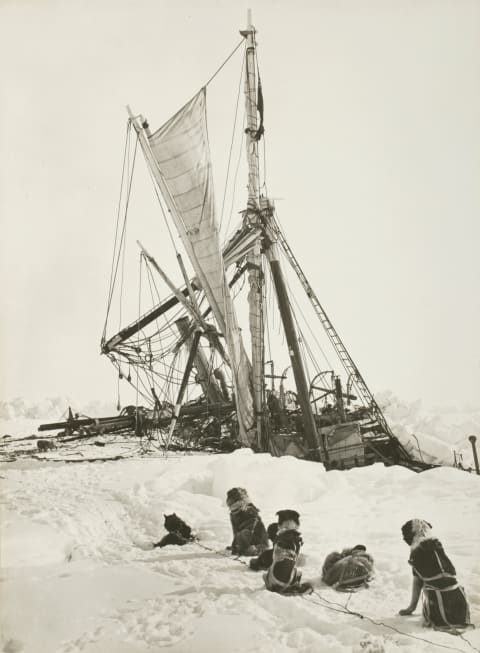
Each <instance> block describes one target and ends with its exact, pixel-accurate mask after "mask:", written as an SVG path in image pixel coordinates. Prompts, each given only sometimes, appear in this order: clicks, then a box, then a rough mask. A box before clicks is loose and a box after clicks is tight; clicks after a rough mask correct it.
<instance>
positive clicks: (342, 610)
mask: <svg viewBox="0 0 480 653" xmlns="http://www.w3.org/2000/svg"><path fill="white" fill-rule="evenodd" d="M178 535H179V537H180V538H181V539H183V540H185V542H186V543H191V544H196V545H197V546H199V547H200V548H201V549H204V550H205V551H210V552H211V553H214V554H215V555H218V556H221V557H222V558H226V559H227V560H231V561H232V562H240V563H241V564H242V565H245V566H247V567H248V566H249V565H248V563H247V562H246V561H245V560H242V559H241V558H240V557H239V556H235V557H232V556H231V555H227V554H225V553H223V552H222V551H218V550H216V549H213V548H212V547H210V546H207V545H206V544H201V543H200V542H199V540H198V537H194V538H193V539H190V540H189V539H187V538H184V537H183V536H181V535H180V534H178ZM279 594H281V592H279ZM313 594H315V595H316V596H318V598H319V599H320V600H321V601H324V603H320V602H319V601H315V600H314V599H312V597H311V596H301V595H299V596H300V598H301V599H303V600H304V601H307V602H310V603H313V604H314V605H318V606H320V607H322V608H325V609H326V610H331V611H333V612H340V613H342V614H348V615H351V616H353V617H358V618H359V619H366V620H367V621H369V622H370V623H372V624H374V625H375V626H383V627H384V628H388V629H389V630H393V632H395V633H398V634H399V635H403V636H404V637H410V638H411V639H416V640H419V641H421V642H425V643H427V644H432V646H436V647H438V648H444V649H447V650H449V651H459V652H460V653H464V649H461V648H457V647H455V646H447V645H446V644H437V643H436V642H433V641H432V640H430V639H427V638H425V637H419V636H418V635H411V634H410V633H406V632H405V631H403V630H400V629H399V628H395V626H390V625H389V624H386V623H383V621H375V619H372V617H369V616H368V615H366V614H362V613H361V612H356V611H354V610H350V608H349V607H348V602H349V601H350V599H351V597H352V596H351V594H350V596H349V597H348V599H347V602H346V604H345V605H342V604H341V603H336V602H335V601H329V600H328V599H326V598H325V597H324V596H322V595H321V594H320V592H319V591H318V590H313ZM326 603H329V604H330V605H325V604H326ZM334 605H336V606H338V607H336V608H334V607H332V606H334ZM458 636H459V637H460V639H462V640H463V641H464V642H466V643H467V644H468V645H469V646H470V647H471V648H472V650H473V651H476V652H477V653H480V650H479V649H477V648H475V646H474V645H473V644H472V643H471V642H469V641H468V639H466V637H464V636H463V635H462V634H459V635H458Z"/></svg>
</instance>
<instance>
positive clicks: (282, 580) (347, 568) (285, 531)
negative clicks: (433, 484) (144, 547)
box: [154, 487, 473, 634]
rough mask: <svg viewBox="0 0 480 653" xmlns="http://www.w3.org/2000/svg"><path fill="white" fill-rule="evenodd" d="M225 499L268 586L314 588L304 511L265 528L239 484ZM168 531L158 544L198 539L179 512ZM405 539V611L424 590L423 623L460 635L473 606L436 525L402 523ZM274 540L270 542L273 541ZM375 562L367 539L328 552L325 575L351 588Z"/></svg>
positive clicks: (242, 546) (241, 544)
mask: <svg viewBox="0 0 480 653" xmlns="http://www.w3.org/2000/svg"><path fill="white" fill-rule="evenodd" d="M226 503H227V506H228V509H229V511H230V522H231V525H232V531H233V540H232V544H231V546H229V547H227V549H228V550H230V551H231V553H232V555H235V556H251V560H250V562H249V566H250V569H252V570H253V571H264V572H265V573H264V575H263V579H264V582H265V587H266V588H267V589H268V590H270V591H271V592H278V593H280V594H284V595H294V594H305V593H311V592H313V587H312V585H311V584H310V583H305V582H303V583H302V581H301V578H302V573H301V571H299V570H298V566H299V557H300V549H301V547H302V544H303V540H302V536H301V534H300V531H299V528H300V515H299V513H298V512H297V511H296V510H279V511H278V512H277V517H278V520H277V522H276V523H273V524H270V525H269V526H268V529H266V528H265V526H264V524H263V521H262V519H261V517H260V511H259V510H258V508H257V507H256V506H255V505H254V504H253V503H252V501H251V500H250V497H249V496H248V493H247V491H246V490H245V489H244V488H241V487H234V488H231V489H230V490H228V492H227V499H226ZM165 528H166V529H167V531H169V532H168V535H166V536H165V537H164V538H163V539H162V540H160V542H157V543H156V544H154V546H159V547H163V546H167V545H168V544H179V545H183V544H187V543H188V542H193V541H195V540H196V538H195V536H194V534H193V532H192V529H191V528H190V526H187V524H185V522H184V521H183V520H182V519H180V518H179V517H177V515H175V514H173V515H165ZM402 535H403V539H404V541H405V542H406V543H407V544H408V545H409V547H410V558H409V561H408V562H409V564H410V565H411V567H412V572H413V583H412V596H411V600H410V604H409V606H408V607H407V608H405V609H403V610H400V612H399V614H401V615H410V614H412V612H413V611H414V610H415V609H416V607H417V604H418V601H419V599H420V596H421V595H422V594H423V617H424V622H425V625H426V626H428V627H433V628H434V629H436V630H443V631H447V632H451V633H453V634H459V633H461V632H462V631H463V630H465V629H466V628H471V627H473V625H472V624H471V623H470V610H469V605H468V601H467V598H466V595H465V591H464V589H463V587H462V586H461V585H459V583H458V581H457V578H456V571H455V567H454V566H453V564H452V562H451V561H450V559H449V557H448V556H447V554H446V553H445V551H444V549H443V546H442V544H441V542H440V541H439V540H438V539H437V538H435V537H434V536H433V535H432V527H431V524H429V523H428V522H426V521H423V520H421V519H411V520H409V521H407V522H406V523H405V524H404V525H403V526H402ZM270 542H271V543H272V544H271V545H270ZM373 566H374V562H373V558H372V556H371V555H370V554H368V553H367V550H366V547H365V546H364V545H363V544H357V545H356V546H354V547H352V548H346V549H343V550H342V551H341V552H337V551H334V552H332V553H330V554H329V555H328V556H327V557H326V559H325V562H324V564H323V568H322V580H323V581H324V582H325V583H326V584H327V585H330V586H331V587H333V588H334V589H336V590H339V591H347V592H352V591H356V590H358V589H360V588H361V587H368V582H369V581H370V580H371V579H372V578H373V572H374V568H373Z"/></svg>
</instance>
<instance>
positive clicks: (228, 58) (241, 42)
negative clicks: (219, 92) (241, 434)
mask: <svg viewBox="0 0 480 653" xmlns="http://www.w3.org/2000/svg"><path fill="white" fill-rule="evenodd" d="M243 43H245V39H243V38H242V40H241V41H240V43H239V44H238V45H237V46H236V48H235V49H234V50H232V52H231V53H230V54H229V55H228V57H227V58H226V59H225V61H224V62H223V63H222V65H221V66H220V67H219V68H217V70H216V71H215V72H214V73H213V75H212V76H211V77H210V79H209V80H208V82H205V84H204V85H203V86H204V87H205V88H206V87H207V86H208V85H209V84H210V82H211V81H213V80H214V79H215V77H216V76H217V75H218V73H219V72H220V71H221V70H222V68H223V67H224V66H225V64H226V63H228V62H229V61H230V59H231V58H232V57H233V55H234V54H235V52H236V51H237V50H238V48H239V47H240V46H241V45H242V44H243ZM203 86H202V88H203Z"/></svg>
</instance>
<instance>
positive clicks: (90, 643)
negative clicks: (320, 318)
mask: <svg viewBox="0 0 480 653" xmlns="http://www.w3.org/2000/svg"><path fill="white" fill-rule="evenodd" d="M394 408H395V402H394V401H393V399H392V398H391V405H390V408H389V410H390V411H391V412H393V409H394ZM417 408H418V407H417ZM396 410H397V417H396V419H393V417H392V416H391V418H392V419H393V421H395V422H396V424H397V425H401V422H402V419H403V423H404V425H405V426H404V428H405V429H406V432H410V433H412V432H415V431H411V430H410V427H409V425H411V424H414V425H415V424H418V423H419V420H420V419H422V420H424V424H425V430H426V434H428V425H429V424H430V425H432V424H433V422H432V420H433V421H435V420H434V418H433V417H432V418H429V417H425V416H422V417H419V415H416V416H415V415H413V416H412V412H413V411H412V409H411V407H410V411H408V410H404V412H405V414H404V415H403V417H402V416H401V415H400V413H401V410H402V409H401V406H400V405H396ZM57 417H58V415H57ZM462 419H463V417H462ZM474 419H476V418H474ZM415 420H417V421H416V422H415ZM437 422H438V420H437ZM439 423H440V422H438V423H437V427H438V424H439ZM441 423H442V424H443V423H444V422H441ZM474 423H475V422H474ZM36 424H37V425H38V420H37V422H36ZM6 425H7V423H6V422H3V423H2V424H0V435H2V434H5V433H8V434H10V435H12V436H18V435H20V434H23V435H28V434H29V433H32V432H34V431H35V427H34V425H33V422H31V421H28V420H27V418H24V420H23V422H22V421H21V419H20V418H19V417H17V418H16V419H14V420H10V421H9V422H8V426H9V427H10V428H8V429H7V428H6ZM446 430H448V433H449V434H451V431H450V430H449V429H446ZM419 433H420V431H419ZM419 433H417V436H418V434H419ZM473 433H475V430H474V431H473ZM477 433H478V429H477ZM467 434H468V433H465V435H467ZM430 437H432V438H434V441H435V442H437V441H440V437H439V430H438V428H437V430H436V431H435V430H431V431H430ZM446 439H447V438H446ZM452 442H454V443H455V442H456V434H455V437H452V439H448V444H449V445H450V444H451V443H452ZM32 445H33V443H32ZM125 446H126V445H125V443H123V444H120V443H118V444H116V445H115V444H112V445H110V446H109V447H107V448H108V449H109V452H110V454H112V453H115V452H117V453H119V452H123V453H124V452H125ZM96 449H97V453H98V451H99V448H96ZM101 451H103V449H101ZM130 454H132V455H133V457H131V458H129V459H123V460H118V461H115V462H94V463H83V464H65V463H63V462H53V461H51V460H50V461H49V460H48V459H47V458H48V457H47V458H46V459H44V460H35V459H32V458H26V457H23V458H18V459H17V460H15V461H13V462H10V463H6V462H5V463H2V464H1V465H0V483H1V484H2V485H1V487H2V493H1V496H2V503H1V511H2V512H1V523H2V531H1V551H0V552H1V566H2V570H1V573H2V576H1V581H2V582H1V583H0V602H1V622H2V623H1V626H2V628H1V632H2V634H1V640H0V651H2V653H15V652H22V653H44V652H45V653H56V652H58V653H77V652H85V653H114V652H118V653H146V652H154V651H160V650H165V651H170V652H172V653H191V652H193V653H197V652H198V653H207V652H210V651H214V652H220V651H222V652H223V651H226V650H229V651H230V650H231V651H239V652H240V651H241V652H247V651H256V652H259V653H261V652H265V653H267V652H268V653H269V652H270V651H275V652H276V653H283V652H285V653H286V652H287V651H288V652H292V651H299V652H301V653H345V652H347V651H348V652H349V653H350V652H352V653H361V652H366V653H381V652H382V651H385V652H387V653H389V652H396V651H399V652H402V653H407V652H408V653H414V652H417V651H419V652H427V651H436V650H438V651H440V650H442V649H443V650H460V651H471V650H472V648H471V646H470V645H469V644H468V643H467V641H465V640H462V639H460V638H459V637H454V636H452V635H448V634H445V633H440V632H434V631H431V630H428V629H424V628H423V627H422V618H421V614H420V608H419V609H418V610H417V611H416V612H415V614H414V615H412V616H410V617H400V616H399V615H398V610H399V609H400V608H403V607H406V606H407V605H408V602H409V598H410V583H411V570H410V568H409V565H408V564H407V559H408V555H409V551H408V547H407V546H406V545H405V543H404V542H403V541H402V538H401V533H400V527H401V525H402V524H403V523H404V522H405V521H406V520H407V519H410V518H412V517H420V518H425V519H428V521H430V522H431V523H432V524H433V526H434V532H435V534H436V535H437V536H438V537H439V538H440V539H441V540H442V541H443V543H444V546H445V548H446V550H447V553H448V554H449V555H450V557H451V558H452V560H453V562H454V564H455V565H456V568H457V572H458V578H459V580H460V582H461V583H462V584H463V585H464V587H465V590H466V592H467V595H468V597H469V600H470V604H471V611H472V621H473V622H474V623H476V624H477V625H480V560H479V556H478V551H479V543H480V520H479V519H478V515H479V512H480V511H479V508H480V505H479V504H480V477H479V476H477V475H475V474H469V473H466V472H462V471H460V470H457V469H453V468H448V467H443V468H438V469H434V470H430V471H427V472H423V473H421V474H416V473H414V472H411V471H409V470H407V469H405V468H402V467H389V468H386V467H384V466H383V465H381V464H377V465H374V466H371V467H367V468H360V469H353V470H350V471H348V472H341V471H331V472H325V471H324V469H323V466H322V465H320V464H318V463H311V462H304V461H300V460H297V459H294V458H291V457H284V458H272V457H271V456H269V455H267V454H261V455H259V454H256V455H255V454H253V453H251V452H250V451H249V450H240V451H236V452H234V453H232V454H228V455H175V454H169V455H168V457H165V456H162V455H161V454H159V453H157V454H156V455H155V454H154V455H153V456H146V457H142V456H140V455H139V453H138V447H137V448H135V447H134V446H133V445H132V447H131V448H130ZM235 485H241V486H243V487H246V488H247V489H248V491H249V493H250V495H251V497H252V499H253V501H254V502H255V503H256V505H257V506H258V507H259V508H260V509H261V514H262V517H263V520H264V522H265V523H266V524H268V523H269V522H271V521H274V520H275V513H276V511H277V510H280V509H283V508H293V509H296V510H298V511H299V512H300V514H301V522H302V524H301V530H302V534H303V538H304V541H305V544H304V547H303V554H304V556H305V564H304V567H303V577H304V579H305V580H310V581H312V582H313V584H314V587H315V593H314V594H313V595H310V596H306V597H282V596H279V595H276V594H273V593H270V592H268V591H266V590H265V589H264V584H263V580H262V575H261V573H254V572H252V571H250V570H249V569H248V568H247V566H246V565H244V564H242V563H241V562H239V561H237V560H235V559H233V558H232V557H231V556H230V555H228V552H226V551H225V546H226V545H228V544H229V543H230V541H231V529H230V523H229V517H228V511H227V508H226V505H225V494H226V491H227V490H228V489H229V488H230V487H232V486H235ZM171 512H176V513H177V514H178V515H180V516H181V517H183V518H184V519H185V520H186V521H187V522H188V523H189V524H190V525H191V526H193V527H194V528H195V529H196V531H197V533H198V535H199V537H200V543H199V544H188V545H186V546H184V547H167V548H164V549H158V548H156V549H153V548H152V542H154V541H157V540H158V539H160V537H161V536H162V535H163V534H164V532H165V531H164V529H163V515H164V513H166V514H168V513H171ZM358 543H363V544H365V545H366V546H367V548H368V550H369V551H370V553H371V554H372V555H373V557H374V559H375V567H376V577H375V580H374V581H373V582H372V583H371V585H370V587H369V588H368V589H365V590H362V591H360V592H357V593H354V594H344V593H338V592H335V591H334V590H333V589H331V588H329V587H327V586H325V585H324V584H323V583H322V582H321V578H320V576H321V568H322V564H323V560H324V558H325V556H326V555H327V554H328V553H329V552H330V551H332V550H334V549H339V548H342V547H345V546H349V545H354V544H358ZM343 606H347V608H348V610H350V611H352V612H354V613H359V614H361V615H364V617H365V618H363V619H361V618H360V617H359V616H357V615H356V614H347V613H346V612H347V611H346V610H344V608H343ZM371 620H373V621H371ZM374 622H377V623H374ZM398 631H400V632H398ZM464 637H465V638H466V639H468V640H469V641H470V642H471V644H472V645H473V646H474V647H475V648H476V649H477V650H480V630H472V631H467V632H466V633H465V635H464Z"/></svg>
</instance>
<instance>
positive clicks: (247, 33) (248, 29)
mask: <svg viewBox="0 0 480 653" xmlns="http://www.w3.org/2000/svg"><path fill="white" fill-rule="evenodd" d="M255 31H256V30H255V27H254V26H253V23H252V10H251V9H247V27H246V29H241V30H240V34H241V35H242V36H243V37H244V38H247V37H248V36H250V35H251V34H254V33H255Z"/></svg>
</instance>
